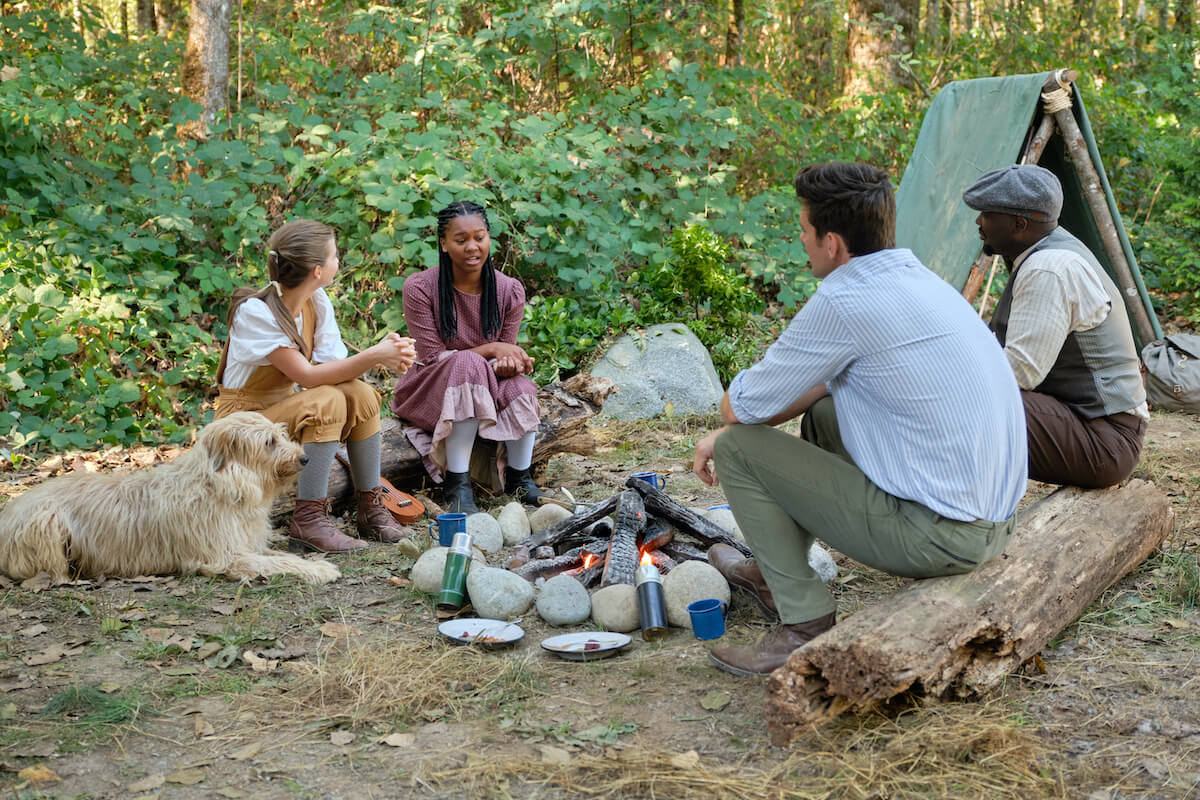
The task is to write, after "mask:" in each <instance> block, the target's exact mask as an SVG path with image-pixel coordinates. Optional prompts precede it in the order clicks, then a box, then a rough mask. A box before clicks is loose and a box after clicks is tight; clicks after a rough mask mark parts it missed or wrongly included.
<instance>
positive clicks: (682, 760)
mask: <svg viewBox="0 0 1200 800" xmlns="http://www.w3.org/2000/svg"><path fill="white" fill-rule="evenodd" d="M699 764H700V754H699V753H697V752H696V751H695V750H688V751H687V752H686V753H680V754H679V755H676V756H671V766H672V767H678V768H679V769H695V768H696V767H697V766H698V765H699Z"/></svg>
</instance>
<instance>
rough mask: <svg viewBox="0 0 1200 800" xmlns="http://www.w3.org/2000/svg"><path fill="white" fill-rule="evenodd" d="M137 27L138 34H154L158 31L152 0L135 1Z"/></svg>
mask: <svg viewBox="0 0 1200 800" xmlns="http://www.w3.org/2000/svg"><path fill="white" fill-rule="evenodd" d="M137 26H138V32H139V33H154V32H156V31H157V30H158V22H157V21H156V20H155V13H154V0H137Z"/></svg>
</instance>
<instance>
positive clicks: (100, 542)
mask: <svg viewBox="0 0 1200 800" xmlns="http://www.w3.org/2000/svg"><path fill="white" fill-rule="evenodd" d="M303 465H304V450H303V448H301V447H300V445H298V444H296V443H295V442H293V441H292V440H291V439H289V438H288V435H287V431H286V429H285V428H284V426H283V425H281V424H277V423H273V422H271V421H270V420H268V419H267V418H266V417H264V416H262V415H261V414H256V413H253V412H249V411H244V412H239V413H237V414H230V415H229V416H228V417H225V418H223V419H220V420H217V421H216V422H214V423H212V424H211V425H209V426H208V427H207V428H205V429H204V430H203V431H201V433H200V436H199V438H198V439H197V441H196V445H195V447H193V448H192V449H191V450H189V451H188V452H186V453H184V454H183V455H181V456H179V457H178V458H176V459H175V460H174V461H172V462H170V463H167V464H161V465H159V466H157V467H154V468H152V469H148V470H141V471H138V472H132V473H125V474H112V473H109V474H89V473H74V474H71V475H64V476H63V477H61V478H55V479H54V480H51V481H47V482H45V483H43V484H42V485H40V486H37V487H35V488H33V489H31V490H29V491H28V492H26V493H25V494H23V495H21V496H20V497H17V498H16V499H14V500H10V501H9V502H8V503H7V504H5V505H4V506H3V507H0V572H4V573H7V574H8V575H10V576H12V577H13V578H17V579H24V578H28V577H31V576H33V575H37V574H38V573H39V572H47V573H49V574H50V576H51V577H52V578H54V579H55V580H57V581H66V580H70V579H72V578H76V577H81V578H86V577H93V576H97V575H109V576H127V577H128V576H134V575H154V574H164V573H165V574H176V573H193V572H198V573H200V574H201V575H228V576H229V577H230V578H234V579H237V580H242V581H248V580H250V579H252V578H257V577H260V576H261V577H266V576H269V575H297V576H299V577H300V578H301V579H303V580H305V581H307V582H308V583H328V582H329V581H332V580H336V579H337V578H338V576H339V575H341V572H339V571H338V568H337V567H336V566H334V565H333V564H331V563H329V562H327V561H308V560H306V559H303V558H300V557H299V556H295V555H291V554H289V553H284V552H280V551H278V550H271V549H269V548H268V547H267V543H268V540H269V538H270V533H271V526H270V524H269V523H268V519H267V515H268V512H269V510H270V508H271V501H272V500H274V499H275V497H276V496H277V495H278V494H279V492H280V491H281V490H282V489H283V488H285V487H286V486H287V485H288V484H289V483H291V481H292V480H293V479H294V478H295V477H296V475H297V474H299V472H300V470H301V468H302V467H303Z"/></svg>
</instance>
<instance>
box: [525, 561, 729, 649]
mask: <svg viewBox="0 0 1200 800" xmlns="http://www.w3.org/2000/svg"><path fill="white" fill-rule="evenodd" d="M676 569H678V567H676ZM672 571H673V570H672ZM718 574H720V573H718ZM547 583H549V581H547ZM592 620H593V621H594V622H595V623H596V624H597V625H599V626H601V627H602V628H605V629H606V630H610V631H618V632H620V633H628V632H629V631H632V630H634V629H636V628H637V626H638V606H637V590H636V589H634V588H633V587H632V586H630V585H629V584H627V583H614V584H613V585H612V586H605V587H604V588H603V589H600V590H599V591H597V592H596V593H595V594H593V595H592Z"/></svg>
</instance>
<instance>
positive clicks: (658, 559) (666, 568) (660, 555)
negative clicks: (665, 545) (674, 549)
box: [645, 550, 679, 575]
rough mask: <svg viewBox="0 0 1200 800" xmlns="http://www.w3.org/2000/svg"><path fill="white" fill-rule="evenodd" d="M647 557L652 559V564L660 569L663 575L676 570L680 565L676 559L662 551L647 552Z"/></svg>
mask: <svg viewBox="0 0 1200 800" xmlns="http://www.w3.org/2000/svg"><path fill="white" fill-rule="evenodd" d="M645 553H646V555H647V556H648V557H649V558H650V563H651V564H653V565H654V566H655V568H657V569H658V571H659V572H661V573H662V574H663V575H666V574H667V573H668V572H670V571H671V570H673V569H675V568H676V567H677V566H679V564H678V563H677V562H676V561H675V559H673V558H671V557H670V556H669V555H667V554H666V553H664V552H663V551H662V550H647V551H645Z"/></svg>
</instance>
